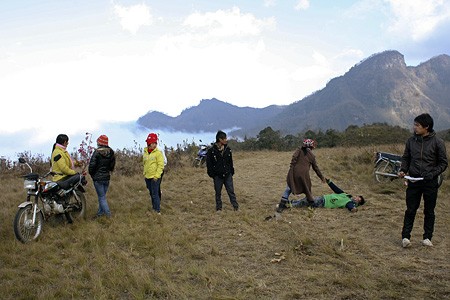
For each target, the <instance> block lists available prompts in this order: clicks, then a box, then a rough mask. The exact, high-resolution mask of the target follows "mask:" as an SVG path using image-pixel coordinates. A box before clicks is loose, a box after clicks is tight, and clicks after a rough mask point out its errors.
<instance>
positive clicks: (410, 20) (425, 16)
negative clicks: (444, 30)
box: [386, 0, 450, 41]
mask: <svg viewBox="0 0 450 300" xmlns="http://www.w3.org/2000/svg"><path fill="white" fill-rule="evenodd" d="M386 2H387V3H388V4H389V5H390V7H391V10H392V13H393V16H392V22H391V24H390V26H389V31H390V32H392V33H395V34H398V35H401V36H404V35H406V36H410V37H411V38H412V39H413V40H415V41H419V40H422V39H424V38H427V37H428V36H429V35H430V34H432V33H433V31H434V30H435V29H436V28H437V27H438V26H439V25H440V24H441V23H443V22H448V21H450V1H447V0H386Z"/></svg>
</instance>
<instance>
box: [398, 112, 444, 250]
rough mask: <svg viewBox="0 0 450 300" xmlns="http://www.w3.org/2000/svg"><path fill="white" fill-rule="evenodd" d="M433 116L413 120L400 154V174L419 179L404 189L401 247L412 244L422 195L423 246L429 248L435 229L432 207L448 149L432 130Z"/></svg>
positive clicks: (434, 204)
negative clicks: (412, 132)
mask: <svg viewBox="0 0 450 300" xmlns="http://www.w3.org/2000/svg"><path fill="white" fill-rule="evenodd" d="M433 125H434V122H433V118H432V117H431V116H430V115H429V114H426V113H425V114H421V115H419V116H417V117H416V118H415V119H414V135H413V136H412V137H410V138H409V139H408V141H407V142H406V146H405V151H404V153H403V156H402V164H401V167H400V172H399V174H398V175H399V176H400V177H404V176H405V175H406V174H408V175H409V176H410V177H413V178H417V179H418V180H413V179H411V180H409V181H408V188H407V189H406V211H405V217H404V221H403V230H402V246H403V248H408V247H410V246H411V241H410V239H411V231H412V229H413V225H414V219H415V217H416V212H417V209H418V208H419V205H420V200H421V198H422V196H423V202H424V209H423V213H424V225H423V229H424V234H423V240H422V245H424V246H428V247H432V246H433V244H432V243H431V238H432V237H433V231H434V220H435V214H434V208H435V207H436V200H437V194H438V175H439V174H441V173H442V172H444V171H445V169H447V166H448V161H447V152H446V149H445V143H444V141H443V140H442V139H440V138H438V137H437V136H436V132H435V131H434V130H433Z"/></svg>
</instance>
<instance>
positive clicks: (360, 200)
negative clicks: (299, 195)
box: [277, 178, 366, 213]
mask: <svg viewBox="0 0 450 300" xmlns="http://www.w3.org/2000/svg"><path fill="white" fill-rule="evenodd" d="M326 181H327V184H328V186H329V187H330V188H331V189H332V190H333V192H334V194H326V195H323V196H318V197H314V202H313V203H310V202H309V201H308V199H307V198H303V199H300V200H294V201H289V202H287V203H285V204H284V205H278V208H277V212H279V213H281V212H282V211H283V210H284V209H286V208H289V207H305V206H311V207H325V208H347V209H348V210H349V211H351V212H356V211H358V208H357V207H358V206H360V205H363V204H364V203H366V201H365V200H364V197H363V196H361V195H358V196H352V195H350V194H347V193H345V192H344V191H343V190H341V189H340V188H339V187H338V186H337V185H335V184H334V183H333V182H332V181H331V179H328V178H327V179H326ZM281 207H282V209H280V208H281Z"/></svg>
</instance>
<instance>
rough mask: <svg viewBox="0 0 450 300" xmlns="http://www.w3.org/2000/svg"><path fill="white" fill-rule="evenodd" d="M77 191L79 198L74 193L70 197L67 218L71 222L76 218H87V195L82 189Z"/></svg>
mask: <svg viewBox="0 0 450 300" xmlns="http://www.w3.org/2000/svg"><path fill="white" fill-rule="evenodd" d="M75 193H76V194H77V197H78V199H79V200H77V199H76V198H75V196H73V195H72V196H71V197H70V199H69V205H68V207H69V210H68V211H67V212H66V218H67V221H68V222H69V223H72V222H73V221H74V220H76V219H86V196H85V195H84V193H82V192H80V191H76V192H75Z"/></svg>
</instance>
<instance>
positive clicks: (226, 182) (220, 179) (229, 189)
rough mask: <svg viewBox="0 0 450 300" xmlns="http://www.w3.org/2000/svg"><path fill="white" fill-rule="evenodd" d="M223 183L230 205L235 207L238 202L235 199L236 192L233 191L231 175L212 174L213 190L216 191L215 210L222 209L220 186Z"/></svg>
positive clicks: (237, 205)
mask: <svg viewBox="0 0 450 300" xmlns="http://www.w3.org/2000/svg"><path fill="white" fill-rule="evenodd" d="M224 185H225V189H226V190H227V193H228V197H229V198H230V202H231V205H233V208H235V209H237V208H238V207H239V204H238V203H237V201H236V194H235V193H234V186H233V175H231V174H227V175H225V177H221V176H214V191H215V192H216V210H220V209H222V186H224Z"/></svg>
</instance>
